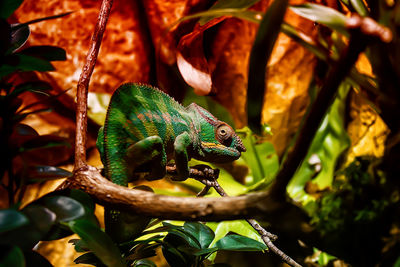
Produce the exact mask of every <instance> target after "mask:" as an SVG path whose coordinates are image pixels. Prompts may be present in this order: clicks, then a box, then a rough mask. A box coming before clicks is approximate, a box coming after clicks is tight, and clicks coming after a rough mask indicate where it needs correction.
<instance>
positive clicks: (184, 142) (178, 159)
mask: <svg viewBox="0 0 400 267" xmlns="http://www.w3.org/2000/svg"><path fill="white" fill-rule="evenodd" d="M191 143H192V140H191V139H190V136H189V134H188V133H187V132H184V133H182V134H180V135H178V136H177V137H176V138H175V142H174V152H175V165H176V170H177V172H178V176H177V177H175V176H174V177H172V180H175V181H184V180H186V179H187V178H188V177H189V165H188V163H189V156H188V148H189V146H190V145H191Z"/></svg>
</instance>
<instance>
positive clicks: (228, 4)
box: [199, 0, 260, 25]
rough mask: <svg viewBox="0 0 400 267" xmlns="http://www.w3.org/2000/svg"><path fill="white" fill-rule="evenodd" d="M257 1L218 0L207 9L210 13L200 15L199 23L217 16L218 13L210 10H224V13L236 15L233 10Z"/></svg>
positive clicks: (242, 8)
mask: <svg viewBox="0 0 400 267" xmlns="http://www.w3.org/2000/svg"><path fill="white" fill-rule="evenodd" d="M259 1H260V0H236V1H231V0H219V1H217V2H216V3H215V4H214V5H213V6H212V7H211V8H210V9H209V10H208V12H210V15H204V16H203V17H201V19H200V20H199V23H200V25H204V24H206V23H207V22H209V21H210V20H212V19H214V18H216V17H219V16H218V15H213V14H212V13H211V12H212V11H220V10H226V11H227V12H225V13H224V15H226V16H229V15H236V14H237V13H236V12H234V11H235V10H245V9H247V8H249V7H251V6H253V5H254V4H255V3H257V2H259ZM229 11H230V12H229Z"/></svg>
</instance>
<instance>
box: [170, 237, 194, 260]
mask: <svg viewBox="0 0 400 267" xmlns="http://www.w3.org/2000/svg"><path fill="white" fill-rule="evenodd" d="M181 246H187V241H186V240H184V239H183V238H182V237H180V236H177V235H172V234H168V235H167V236H166V237H165V238H164V240H163V243H162V252H163V255H164V257H165V259H166V260H167V262H168V264H169V265H170V266H182V267H183V266H192V263H193V262H194V260H195V257H194V256H193V255H190V254H186V253H184V252H182V251H180V250H178V249H177V248H179V247H181Z"/></svg>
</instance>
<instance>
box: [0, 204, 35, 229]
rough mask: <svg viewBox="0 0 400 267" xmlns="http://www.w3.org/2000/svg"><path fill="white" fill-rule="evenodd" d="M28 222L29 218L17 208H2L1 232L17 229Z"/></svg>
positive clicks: (0, 215)
mask: <svg viewBox="0 0 400 267" xmlns="http://www.w3.org/2000/svg"><path fill="white" fill-rule="evenodd" d="M28 223H29V220H28V218H27V217H26V216H25V215H24V214H23V213H21V212H19V211H17V210H14V209H6V210H0V233H3V232H7V231H11V230H14V229H17V228H19V227H22V226H25V225H27V224H28Z"/></svg>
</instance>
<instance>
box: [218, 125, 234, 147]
mask: <svg viewBox="0 0 400 267" xmlns="http://www.w3.org/2000/svg"><path fill="white" fill-rule="evenodd" d="M233 133H234V131H233V129H232V128H231V127H230V126H229V125H227V124H221V125H219V126H218V127H217V130H216V132H215V137H216V138H217V140H218V142H220V143H221V144H223V145H226V146H229V145H230V144H231V141H232V134H233Z"/></svg>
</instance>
